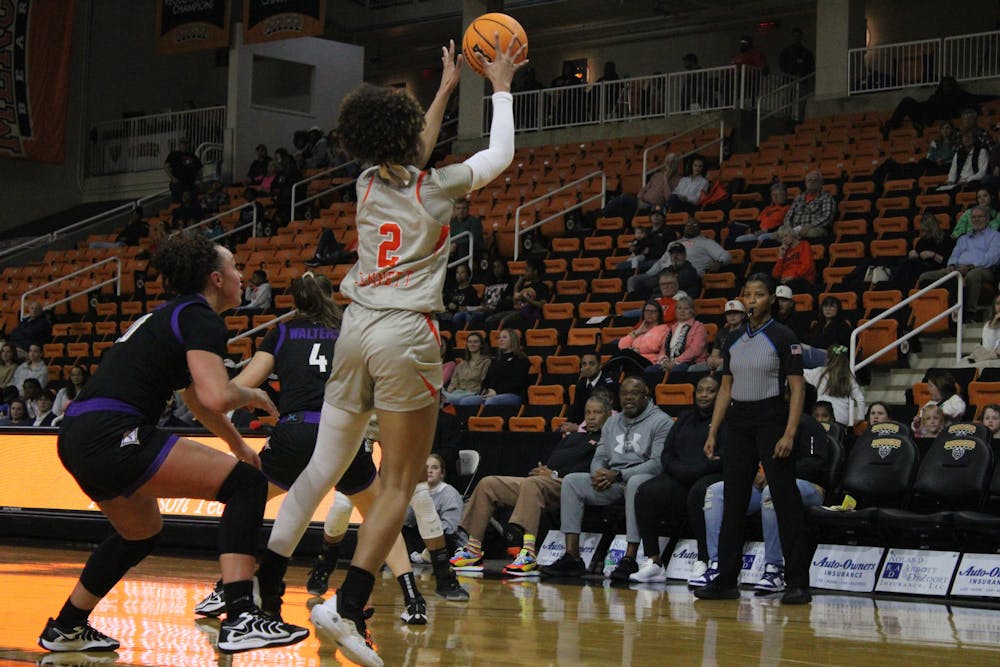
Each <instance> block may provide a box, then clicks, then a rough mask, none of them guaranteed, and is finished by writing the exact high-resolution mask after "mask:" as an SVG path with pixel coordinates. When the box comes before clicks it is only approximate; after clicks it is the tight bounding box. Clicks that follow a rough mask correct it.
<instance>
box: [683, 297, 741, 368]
mask: <svg viewBox="0 0 1000 667" xmlns="http://www.w3.org/2000/svg"><path fill="white" fill-rule="evenodd" d="M725 308H726V312H725V318H726V322H725V324H723V325H722V328H721V329H719V332H718V333H717V334H716V335H715V345H714V346H713V347H712V353H711V354H710V355H708V359H706V360H705V368H706V370H708V371H709V372H710V373H716V372H718V371H719V369H721V368H722V348H723V342H724V341H725V340H726V339H727V338H728V337H729V336H731V335H734V334H735V333H736V332H737V331H743V327H744V326H745V325H746V321H747V308H746V306H744V305H743V302H742V301H740V300H739V299H731V300H729V301H727V302H726V306H725ZM688 370H692V371H693V370H700V369H697V368H689V369H688Z"/></svg>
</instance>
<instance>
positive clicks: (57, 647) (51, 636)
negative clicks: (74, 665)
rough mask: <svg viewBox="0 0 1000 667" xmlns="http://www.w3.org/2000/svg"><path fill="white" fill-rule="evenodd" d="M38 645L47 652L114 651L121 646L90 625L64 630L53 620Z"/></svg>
mask: <svg viewBox="0 0 1000 667" xmlns="http://www.w3.org/2000/svg"><path fill="white" fill-rule="evenodd" d="M38 645H39V646H41V647H42V648H43V649H45V650H46V651H114V650H115V649H116V648H118V647H119V646H121V644H120V643H119V642H118V640H117V639H112V638H111V637H108V636H107V635H105V634H103V633H100V632H98V631H97V630H95V629H94V628H93V626H91V625H90V623H84V624H83V625H78V626H76V627H75V628H73V629H71V630H64V629H62V628H60V627H59V626H58V625H56V622H55V619H52V618H50V619H49V622H48V623H46V624H45V629H44V630H42V635H41V636H40V637H39V638H38Z"/></svg>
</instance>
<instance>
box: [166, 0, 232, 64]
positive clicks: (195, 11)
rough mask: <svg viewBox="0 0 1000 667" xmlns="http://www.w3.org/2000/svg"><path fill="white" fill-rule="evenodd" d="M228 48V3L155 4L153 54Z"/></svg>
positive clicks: (177, 0) (187, 0) (171, 0)
mask: <svg viewBox="0 0 1000 667" xmlns="http://www.w3.org/2000/svg"><path fill="white" fill-rule="evenodd" d="M227 46H229V0H156V50H157V51H158V52H160V53H186V52H188V51H199V50H201V49H221V48H225V47H227Z"/></svg>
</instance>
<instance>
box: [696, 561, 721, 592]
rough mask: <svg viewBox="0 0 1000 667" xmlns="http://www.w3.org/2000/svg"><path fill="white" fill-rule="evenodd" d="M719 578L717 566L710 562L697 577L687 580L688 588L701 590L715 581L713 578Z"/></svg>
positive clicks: (715, 563)
mask: <svg viewBox="0 0 1000 667" xmlns="http://www.w3.org/2000/svg"><path fill="white" fill-rule="evenodd" d="M718 576H719V564H718V563H717V562H715V561H712V562H711V563H709V564H708V567H707V568H706V569H705V571H704V572H702V573H701V574H700V575H699V576H697V577H691V578H690V579H688V586H690V587H691V588H702V587H703V586H708V585H709V584H710V583H712V582H713V581H715V578H716V577H718Z"/></svg>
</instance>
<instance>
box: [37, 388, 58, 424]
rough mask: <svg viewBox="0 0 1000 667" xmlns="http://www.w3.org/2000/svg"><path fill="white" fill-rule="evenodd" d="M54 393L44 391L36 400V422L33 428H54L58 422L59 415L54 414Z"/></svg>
mask: <svg viewBox="0 0 1000 667" xmlns="http://www.w3.org/2000/svg"><path fill="white" fill-rule="evenodd" d="M52 401H53V396H52V391H51V390H49V389H45V390H43V391H42V392H41V393H40V394H39V395H38V398H37V399H35V421H34V422H32V424H31V425H32V426H52V425H53V422H56V420H57V419H58V417H59V416H58V415H57V414H56V413H54V412H52Z"/></svg>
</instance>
